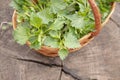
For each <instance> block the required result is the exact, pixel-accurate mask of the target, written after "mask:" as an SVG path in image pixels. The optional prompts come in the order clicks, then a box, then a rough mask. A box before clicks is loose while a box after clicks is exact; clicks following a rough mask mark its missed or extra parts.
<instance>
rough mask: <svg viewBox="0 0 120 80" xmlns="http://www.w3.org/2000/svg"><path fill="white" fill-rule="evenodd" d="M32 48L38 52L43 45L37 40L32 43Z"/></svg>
mask: <svg viewBox="0 0 120 80" xmlns="http://www.w3.org/2000/svg"><path fill="white" fill-rule="evenodd" d="M30 48H32V49H36V50H38V49H40V48H41V43H40V42H39V41H37V40H36V41H34V42H33V43H31V45H30Z"/></svg>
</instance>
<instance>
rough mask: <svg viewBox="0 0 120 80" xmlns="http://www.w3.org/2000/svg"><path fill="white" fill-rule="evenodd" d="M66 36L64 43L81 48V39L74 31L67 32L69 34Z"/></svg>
mask: <svg viewBox="0 0 120 80" xmlns="http://www.w3.org/2000/svg"><path fill="white" fill-rule="evenodd" d="M64 38H65V42H64V45H65V46H66V47H67V48H79V47H80V43H79V40H78V39H77V37H76V36H75V35H74V34H73V33H70V32H69V33H67V35H66V36H65V37H64Z"/></svg>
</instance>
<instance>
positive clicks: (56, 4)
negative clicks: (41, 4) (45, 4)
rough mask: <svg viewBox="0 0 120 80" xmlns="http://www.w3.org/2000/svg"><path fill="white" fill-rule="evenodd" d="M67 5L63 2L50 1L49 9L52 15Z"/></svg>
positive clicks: (61, 0)
mask: <svg viewBox="0 0 120 80" xmlns="http://www.w3.org/2000/svg"><path fill="white" fill-rule="evenodd" d="M66 6H67V4H66V3H65V1H64V0H51V5H50V9H51V11H52V12H53V13H55V14H56V13H57V12H58V11H60V10H62V9H65V8H66Z"/></svg>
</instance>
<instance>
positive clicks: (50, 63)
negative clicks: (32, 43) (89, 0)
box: [0, 0, 120, 80]
mask: <svg viewBox="0 0 120 80" xmlns="http://www.w3.org/2000/svg"><path fill="white" fill-rule="evenodd" d="M10 1H11V0H0V23H1V22H3V21H8V22H9V21H11V16H12V13H13V9H12V8H10V7H9V3H10ZM12 31H13V29H12V27H8V28H7V29H6V30H2V31H1V30H0V80H120V4H119V3H117V6H116V9H115V12H114V14H113V15H112V17H111V19H110V20H109V22H108V23H107V24H106V25H105V27H104V28H103V30H102V31H101V33H100V34H99V36H97V37H96V38H95V39H94V40H93V41H92V42H90V43H89V44H88V45H87V46H86V47H84V48H82V49H81V50H79V51H77V52H75V53H73V54H70V55H69V56H68V57H67V59H66V60H65V61H64V62H61V61H60V59H59V58H58V57H56V58H49V57H45V56H42V55H40V54H38V53H36V52H35V51H34V50H31V49H29V48H28V47H27V46H26V45H25V46H20V45H18V44H17V43H16V42H15V41H14V40H13V37H12Z"/></svg>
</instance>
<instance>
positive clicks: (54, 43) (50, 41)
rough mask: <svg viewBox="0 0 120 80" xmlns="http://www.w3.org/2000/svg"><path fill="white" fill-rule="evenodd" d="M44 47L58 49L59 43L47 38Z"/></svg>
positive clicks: (56, 40)
mask: <svg viewBox="0 0 120 80" xmlns="http://www.w3.org/2000/svg"><path fill="white" fill-rule="evenodd" d="M44 45H46V46H50V47H52V48H58V47H59V41H58V39H55V38H52V37H50V36H47V37H46V39H45V41H44Z"/></svg>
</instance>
